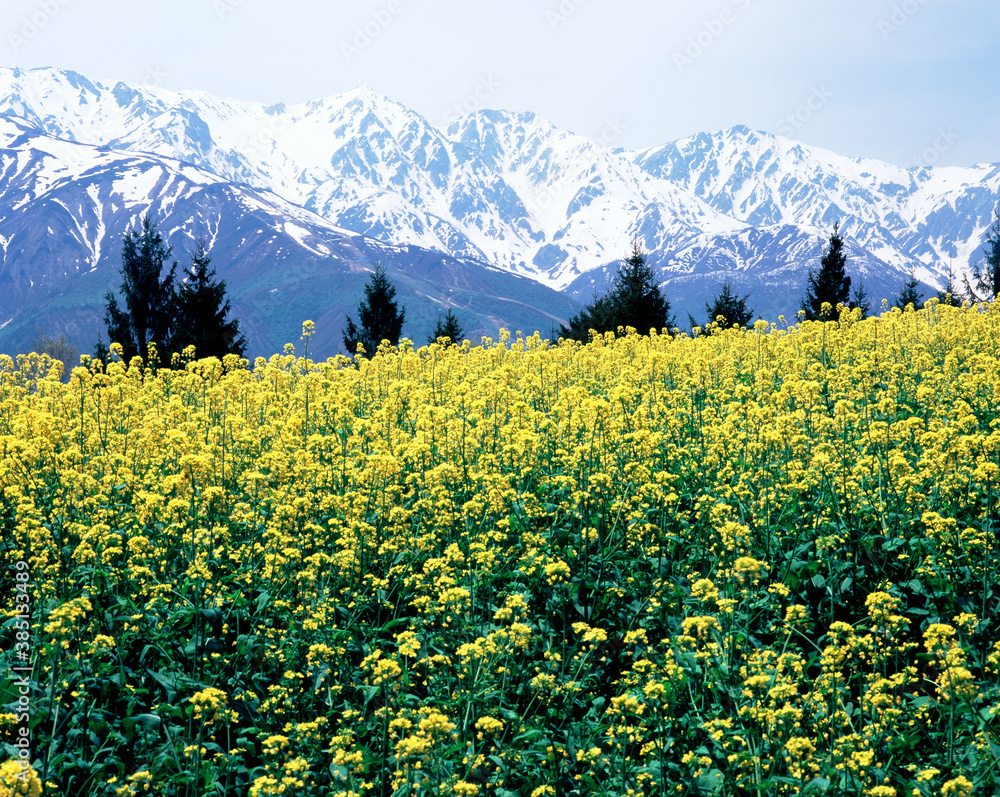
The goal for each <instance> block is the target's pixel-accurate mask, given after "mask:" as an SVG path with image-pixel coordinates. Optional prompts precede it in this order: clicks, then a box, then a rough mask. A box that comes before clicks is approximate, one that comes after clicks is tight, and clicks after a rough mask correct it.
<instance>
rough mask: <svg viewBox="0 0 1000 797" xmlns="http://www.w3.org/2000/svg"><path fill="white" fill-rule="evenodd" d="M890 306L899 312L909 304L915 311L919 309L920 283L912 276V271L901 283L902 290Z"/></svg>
mask: <svg viewBox="0 0 1000 797" xmlns="http://www.w3.org/2000/svg"><path fill="white" fill-rule="evenodd" d="M892 304H893V306H894V307H898V308H899V309H900V310H905V309H906V308H907V306H908V305H911V304H912V305H913V308H914V309H915V310H919V309H920V304H921V302H920V281H919V280H918V279H917V278H916V277H915V276H914V274H913V271H912V270H911V271H910V273H909V275H908V276H907V277H906V280H905V281H904V282H903V289H902V290H901V291H900V292H899V295H898V296H897V297H896V298H895V300H894V301H893V303H892Z"/></svg>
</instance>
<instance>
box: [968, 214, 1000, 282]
mask: <svg viewBox="0 0 1000 797" xmlns="http://www.w3.org/2000/svg"><path fill="white" fill-rule="evenodd" d="M983 254H984V260H983V262H981V263H979V264H977V265H975V266H973V267H972V279H971V280H970V279H969V277H968V275H967V276H966V277H965V280H964V281H965V292H966V294H967V295H968V298H969V301H970V302H992V301H994V300H996V299H997V297H1000V205H998V206H997V208H996V211H995V212H994V215H993V224H991V225H990V228H989V229H988V230H987V231H986V250H985V252H984V253H983Z"/></svg>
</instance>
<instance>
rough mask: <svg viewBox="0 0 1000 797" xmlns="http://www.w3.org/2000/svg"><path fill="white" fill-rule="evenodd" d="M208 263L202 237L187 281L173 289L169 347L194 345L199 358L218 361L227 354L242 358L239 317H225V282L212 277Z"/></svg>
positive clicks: (226, 304) (226, 308) (244, 346)
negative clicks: (174, 303)
mask: <svg viewBox="0 0 1000 797" xmlns="http://www.w3.org/2000/svg"><path fill="white" fill-rule="evenodd" d="M211 264H212V258H211V256H210V255H209V254H208V250H207V249H206V247H205V242H204V240H202V241H199V243H198V248H197V249H196V250H195V254H194V258H193V259H192V261H191V271H190V273H189V275H188V279H187V282H186V283H184V284H183V285H181V287H180V289H179V290H178V291H177V315H176V326H175V330H174V336H173V338H172V340H171V342H170V349H171V351H178V352H180V351H183V350H184V349H185V348H186V347H187V346H194V350H195V356H196V357H198V358H199V359H200V358H202V357H218V358H219V359H220V360H221V359H222V358H223V357H224V356H225V355H227V354H238V355H240V356H241V357H242V356H243V353H244V351H245V350H246V346H247V341H246V338H245V337H244V336H243V335H242V334H241V333H240V322H239V320H238V319H235V318H234V319H232V320H228V321H227V320H226V317H227V316H228V315H229V300H228V299H227V298H226V281H225V280H216V279H215V269H214V268H212V267H211Z"/></svg>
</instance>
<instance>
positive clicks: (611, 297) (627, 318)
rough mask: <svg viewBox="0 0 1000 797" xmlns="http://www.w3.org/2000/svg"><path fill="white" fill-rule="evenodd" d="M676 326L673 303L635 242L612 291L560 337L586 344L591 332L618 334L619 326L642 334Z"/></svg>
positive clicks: (582, 313)
mask: <svg viewBox="0 0 1000 797" xmlns="http://www.w3.org/2000/svg"><path fill="white" fill-rule="evenodd" d="M673 324H674V319H673V317H672V316H671V315H670V302H669V301H667V298H666V297H665V296H664V295H663V292H662V291H661V290H660V286H659V284H658V283H657V281H656V276H655V275H654V274H653V269H652V268H650V267H649V266H648V265H647V263H646V255H645V253H644V252H643V251H642V245H641V244H640V243H639V242H638V241H633V243H632V251H631V253H630V254H629V256H628V257H627V258H626V259H625V261H624V262H623V263H622V266H621V268H619V270H618V273H617V274H616V275H615V282H614V286H613V287H612V289H611V292H610V293H609V294H608V295H607V296H603V297H600V298H597V299H595V300H594V301H593V303H592V304H590V305H588V306H587V307H586V308H585V309H584V310H582V311H580V312H579V313H577V314H576V315H575V316H573V317H572V318H571V319H570V321H569V326H568V327H565V326H564V327H562V329H561V331H560V334H561V335H562V336H563V337H564V338H571V339H573V340H580V341H584V342H585V341H587V340H588V339H589V336H590V330H595V331H596V332H600V333H604V332H617V331H618V328H619V327H634V328H635V329H636V331H638V332H639V333H640V334H642V335H648V334H649V331H650V329H656V330H660V329H663V328H664V327H670V326H673Z"/></svg>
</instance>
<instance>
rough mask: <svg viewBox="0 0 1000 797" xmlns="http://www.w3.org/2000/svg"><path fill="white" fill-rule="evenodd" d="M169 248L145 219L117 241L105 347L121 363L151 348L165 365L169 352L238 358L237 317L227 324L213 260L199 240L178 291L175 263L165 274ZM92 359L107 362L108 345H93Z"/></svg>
mask: <svg viewBox="0 0 1000 797" xmlns="http://www.w3.org/2000/svg"><path fill="white" fill-rule="evenodd" d="M170 254H171V247H169V246H167V244H166V242H165V241H164V239H163V236H162V235H161V233H160V231H159V230H158V229H157V228H156V224H155V223H154V222H153V220H152V219H151V218H150V217H149V216H148V215H147V216H144V217H143V220H142V225H141V227H140V229H138V230H137V229H134V228H130V229H129V230H128V231H126V233H125V238H124V240H123V241H122V266H121V275H122V284H121V288H120V291H121V294H122V297H123V299H124V302H125V307H124V309H123V308H121V307H119V305H118V298H117V297H116V296H115V295H114V293H112V292H111V291H108V293H107V295H106V297H105V298H106V305H105V312H104V324H105V326H106V328H107V331H108V341H109V343H119V344H121V347H122V359H123V360H124V361H125V362H129V361H130V360H131V359H132V358H133V357H135V356H137V355H138V356H140V357H143V358H145V357H146V356H147V354H148V351H149V346H150V344H152V345H154V346H155V347H156V351H157V358H158V361H159V362H158V364H159V365H161V366H168V365H169V364H170V362H171V354H172V353H174V352H181V351H182V350H183V349H184V348H185V347H186V346H191V345H193V346H195V350H196V352H197V354H198V356H199V357H219V358H221V357H223V356H225V355H226V354H238V355H242V354H243V352H244V350H245V349H246V339H245V338H244V337H243V336H242V335H241V334H240V328H239V327H240V325H239V321H238V320H237V319H233V320H231V321H227V320H226V316H227V315H228V314H229V300H228V299H226V283H225V280H222V281H216V280H215V269H214V268H210V264H211V261H212V258H211V257H210V256H209V254H208V252H207V250H206V248H205V244H204V242H203V241H202V242H200V243H199V244H198V249H197V250H196V252H195V255H194V259H193V261H192V267H191V273H190V279H189V281H188V282H187V283H186V284H183V285H181V287H180V289H179V290H178V288H177V284H176V272H177V261H174V262H173V264H171V265H170V268H169V270H167V263H168V261H169V260H170ZM94 356H95V357H97V358H98V359H100V360H101V361H103V362H107V360H108V347H107V346H106V345H105V344H104V342H103V341H98V343H97V346H96V347H95V350H94Z"/></svg>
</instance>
